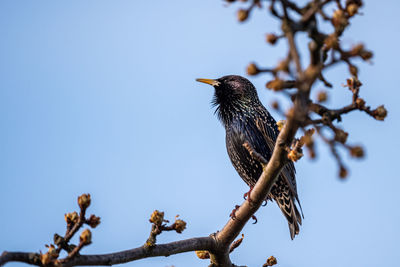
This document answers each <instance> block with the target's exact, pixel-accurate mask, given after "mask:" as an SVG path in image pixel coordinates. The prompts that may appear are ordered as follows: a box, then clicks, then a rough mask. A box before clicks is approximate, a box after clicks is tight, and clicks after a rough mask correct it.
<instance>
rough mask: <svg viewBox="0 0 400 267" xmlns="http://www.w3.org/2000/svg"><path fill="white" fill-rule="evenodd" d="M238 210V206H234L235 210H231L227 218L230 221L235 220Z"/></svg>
mask: <svg viewBox="0 0 400 267" xmlns="http://www.w3.org/2000/svg"><path fill="white" fill-rule="evenodd" d="M239 208H240V206H239V205H235V208H234V209H233V210H232V212H231V214H229V217H231V218H232V220H234V219H236V211H237V210H238V209H239Z"/></svg>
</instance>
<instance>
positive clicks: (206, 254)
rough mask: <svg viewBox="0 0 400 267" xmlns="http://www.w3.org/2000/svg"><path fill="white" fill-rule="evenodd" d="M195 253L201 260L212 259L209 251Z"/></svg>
mask: <svg viewBox="0 0 400 267" xmlns="http://www.w3.org/2000/svg"><path fill="white" fill-rule="evenodd" d="M195 252H196V256H197V257H198V258H199V259H202V260H205V259H209V258H210V253H209V252H208V251H207V250H196V251H195Z"/></svg>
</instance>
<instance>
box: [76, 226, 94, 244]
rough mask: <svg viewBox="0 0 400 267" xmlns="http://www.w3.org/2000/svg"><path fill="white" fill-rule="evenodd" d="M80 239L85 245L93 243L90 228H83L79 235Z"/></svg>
mask: <svg viewBox="0 0 400 267" xmlns="http://www.w3.org/2000/svg"><path fill="white" fill-rule="evenodd" d="M79 241H80V242H82V243H83V244H84V245H89V244H90V243H92V233H91V232H90V230H89V229H85V230H83V232H82V233H81V235H80V237H79Z"/></svg>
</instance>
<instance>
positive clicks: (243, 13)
mask: <svg viewBox="0 0 400 267" xmlns="http://www.w3.org/2000/svg"><path fill="white" fill-rule="evenodd" d="M248 17H249V11H248V10H246V9H239V11H238V13H237V18H238V20H239V21H240V22H243V21H245V20H246V19H247V18H248Z"/></svg>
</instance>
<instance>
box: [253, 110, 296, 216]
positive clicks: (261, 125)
mask: <svg viewBox="0 0 400 267" xmlns="http://www.w3.org/2000/svg"><path fill="white" fill-rule="evenodd" d="M255 124H256V127H257V129H258V130H259V131H260V132H261V133H262V135H263V136H264V139H265V144H266V145H267V146H268V150H270V151H273V149H274V147H275V142H276V139H277V137H278V135H279V130H278V126H277V125H276V121H275V120H274V118H273V117H272V116H271V115H270V114H269V113H268V111H267V110H265V109H264V110H263V112H261V113H260V116H257V117H256V120H255ZM255 149H256V148H255ZM256 150H257V149H256ZM257 152H258V151H257ZM259 153H261V152H259ZM267 160H269V158H267ZM281 174H282V176H283V178H284V179H285V180H286V183H287V185H288V186H289V189H290V191H292V194H293V196H294V197H295V198H296V200H297V202H298V203H299V206H300V210H302V208H301V204H300V200H299V198H298V195H297V186H296V175H295V174H296V169H295V167H294V164H293V162H292V161H290V162H288V163H287V164H286V165H285V167H284V168H283V169H282V172H281ZM301 213H303V211H301Z"/></svg>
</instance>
